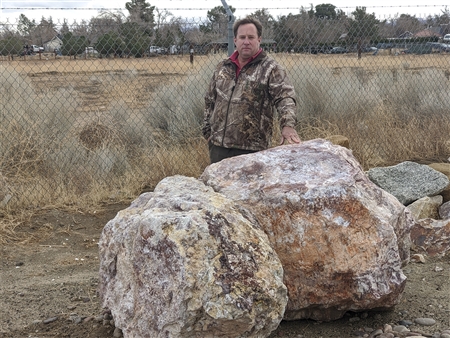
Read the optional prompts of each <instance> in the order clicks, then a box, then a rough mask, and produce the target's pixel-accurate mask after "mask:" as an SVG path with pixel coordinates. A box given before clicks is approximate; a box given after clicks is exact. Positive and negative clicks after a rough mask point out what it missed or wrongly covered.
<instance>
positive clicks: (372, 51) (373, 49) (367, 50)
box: [361, 47, 378, 53]
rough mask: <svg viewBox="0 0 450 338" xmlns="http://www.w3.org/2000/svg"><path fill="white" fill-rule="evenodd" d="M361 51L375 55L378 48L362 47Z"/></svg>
mask: <svg viewBox="0 0 450 338" xmlns="http://www.w3.org/2000/svg"><path fill="white" fill-rule="evenodd" d="M361 51H362V52H363V53H374V52H376V51H378V48H377V47H362V48H361Z"/></svg>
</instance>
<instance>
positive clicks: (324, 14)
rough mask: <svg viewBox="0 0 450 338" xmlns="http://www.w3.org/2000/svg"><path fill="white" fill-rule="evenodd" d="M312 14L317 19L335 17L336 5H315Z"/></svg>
mask: <svg viewBox="0 0 450 338" xmlns="http://www.w3.org/2000/svg"><path fill="white" fill-rule="evenodd" d="M314 16H315V17H316V18H319V19H336V17H337V13H336V6H334V5H332V4H321V5H317V6H316V11H315V13H314Z"/></svg>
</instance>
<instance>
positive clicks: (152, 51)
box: [149, 46, 165, 54]
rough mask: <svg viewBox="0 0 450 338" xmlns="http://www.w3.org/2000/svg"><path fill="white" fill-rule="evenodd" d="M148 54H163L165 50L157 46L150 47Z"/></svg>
mask: <svg viewBox="0 0 450 338" xmlns="http://www.w3.org/2000/svg"><path fill="white" fill-rule="evenodd" d="M149 52H150V54H164V52H165V48H163V47H159V46H150V49H149Z"/></svg>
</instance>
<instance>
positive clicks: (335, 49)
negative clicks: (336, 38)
mask: <svg viewBox="0 0 450 338" xmlns="http://www.w3.org/2000/svg"><path fill="white" fill-rule="evenodd" d="M345 53H348V50H347V49H346V48H344V47H333V48H331V49H330V50H329V51H328V54H345Z"/></svg>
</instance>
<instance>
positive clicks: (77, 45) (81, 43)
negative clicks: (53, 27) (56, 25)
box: [61, 32, 89, 59]
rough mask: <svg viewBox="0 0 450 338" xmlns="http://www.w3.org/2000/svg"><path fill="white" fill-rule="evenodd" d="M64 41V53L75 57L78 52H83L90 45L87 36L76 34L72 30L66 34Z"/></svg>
mask: <svg viewBox="0 0 450 338" xmlns="http://www.w3.org/2000/svg"><path fill="white" fill-rule="evenodd" d="M62 43H63V44H62V48H61V52H62V53H63V55H73V57H74V58H75V59H76V57H77V55H78V54H81V53H83V52H84V50H85V48H86V47H87V46H89V43H88V40H87V39H86V37H85V36H76V35H74V34H73V33H71V32H69V33H66V34H64V36H63V38H62Z"/></svg>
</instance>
